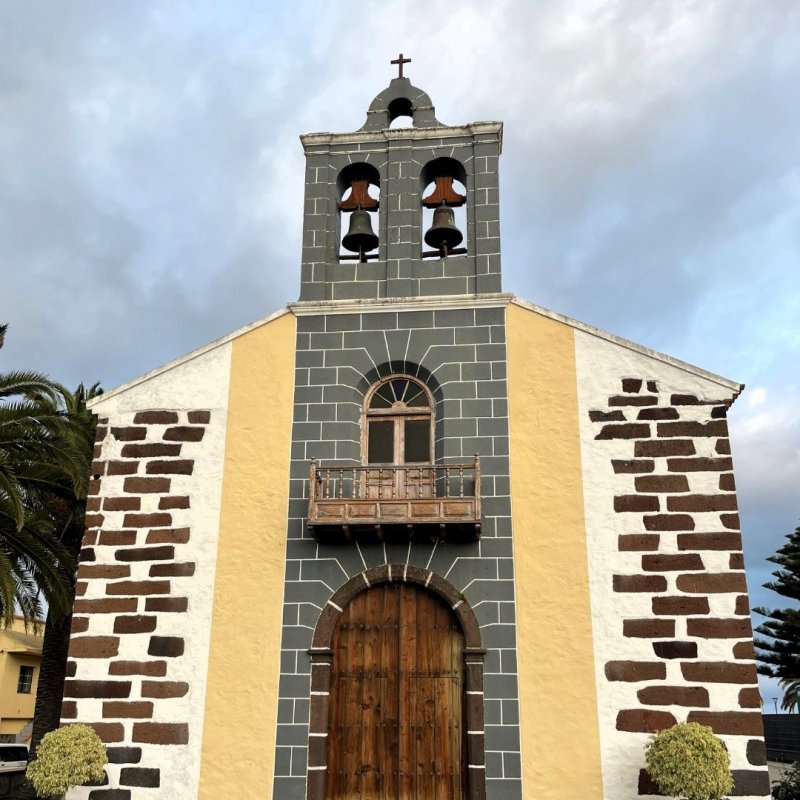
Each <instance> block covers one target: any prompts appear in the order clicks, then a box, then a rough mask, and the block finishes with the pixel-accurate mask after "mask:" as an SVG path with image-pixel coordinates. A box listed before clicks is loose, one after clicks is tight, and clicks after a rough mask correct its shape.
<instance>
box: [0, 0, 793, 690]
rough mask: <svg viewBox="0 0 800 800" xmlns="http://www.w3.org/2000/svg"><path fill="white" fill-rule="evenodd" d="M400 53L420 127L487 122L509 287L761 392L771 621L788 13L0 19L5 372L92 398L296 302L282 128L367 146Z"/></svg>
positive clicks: (565, 8)
mask: <svg viewBox="0 0 800 800" xmlns="http://www.w3.org/2000/svg"><path fill="white" fill-rule="evenodd" d="M399 49H402V50H403V51H404V52H406V53H407V54H410V55H411V57H412V58H413V59H414V60H413V63H412V64H411V65H410V68H409V69H408V73H409V74H410V75H411V77H412V79H413V80H414V81H415V82H416V83H417V84H418V85H420V86H422V87H423V88H425V89H426V90H427V91H428V92H429V93H430V94H431V95H432V97H433V99H434V102H435V103H436V104H437V113H438V116H439V118H440V119H442V120H443V121H445V122H448V123H458V122H462V121H468V120H473V119H503V120H504V121H505V123H506V132H505V152H504V158H503V162H502V175H501V179H502V186H503V190H502V204H503V205H502V215H503V219H502V230H503V247H504V272H505V286H506V288H507V289H509V290H511V291H514V292H516V293H518V294H520V295H522V296H524V297H527V298H529V299H531V300H533V301H535V302H538V303H541V304H542V305H545V306H548V307H551V308H555V309H557V310H559V311H562V312H564V313H567V314H569V315H571V316H574V317H576V318H578V319H582V320H585V321H587V322H590V323H593V324H596V325H599V326H601V327H604V328H606V329H608V330H611V331H613V332H614V333H617V334H620V335H623V336H627V337H629V338H631V339H634V340H636V341H640V342H642V343H643V344H647V345H649V346H652V347H655V348H657V349H660V350H664V351H666V352H669V353H671V354H673V355H676V356H678V357H680V358H684V359H686V360H688V361H691V362H693V363H696V364H698V365H700V366H703V367H706V368H708V369H712V370H715V371H718V372H720V373H722V374H725V375H727V376H730V377H733V378H736V379H738V380H741V381H744V382H746V383H747V384H748V386H749V387H750V388H751V389H752V390H755V389H758V390H763V399H762V402H760V403H759V404H752V403H751V402H750V401H748V399H747V398H748V394H747V393H746V394H745V395H744V397H743V398H742V399H741V400H740V401H739V402H738V403H737V404H736V405H735V406H734V409H733V410H732V412H731V429H732V435H733V443H734V456H735V459H736V466H737V474H738V480H739V497H740V504H741V509H742V520H743V524H744V530H745V543H746V556H747V564H748V577H749V581H750V586H751V590H752V591H753V594H754V598H755V603H756V604H758V603H763V604H767V605H769V604H775V603H778V602H780V601H779V600H778V598H776V597H769V595H768V594H767V593H766V592H764V591H763V590H761V589H760V588H759V586H760V584H761V583H762V582H763V580H764V579H765V578H766V576H767V574H768V572H769V569H768V565H767V564H766V562H764V560H763V559H764V557H765V556H766V555H768V554H769V553H771V552H773V551H774V550H775V548H776V547H777V546H779V545H780V542H781V538H782V536H783V535H784V534H785V533H788V532H789V531H790V530H791V529H792V528H793V527H794V525H795V523H796V520H797V519H798V516H800V507H798V503H797V486H798V482H799V481H800V466H798V461H800V457H799V456H798V453H800V420H799V419H798V414H797V411H796V409H798V408H800V380H798V378H797V375H796V373H797V367H798V363H800V359H798V356H800V334H799V333H798V325H797V319H798V313H800V270H798V269H797V264H798V261H800V259H799V258H798V256H800V236H799V235H798V230H800V225H799V224H798V223H800V190H799V189H798V187H800V169H799V168H798V158H797V152H798V140H799V139H800V125H799V124H798V120H797V115H796V112H795V109H794V105H795V103H793V98H794V96H795V95H796V88H797V83H798V78H799V77H800V55H799V54H800V7H798V5H797V4H796V3H794V2H791V1H790V0H774V1H773V2H771V3H769V4H764V3H761V2H755V1H753V2H747V1H746V0H743V1H742V2H739V3H736V4H732V3H729V2H724V1H723V0H718V1H717V2H713V1H710V0H706V2H677V0H676V2H666V1H665V2H661V3H648V4H643V3H637V2H609V1H607V0H603V1H601V0H566V1H565V2H544V3H536V4H533V3H522V2H519V1H518V0H517V1H516V2H512V0H503V1H500V0H498V2H494V3H491V4H486V3H478V2H476V1H474V2H463V3H460V4H459V5H458V12H457V13H454V11H453V4H452V3H449V2H443V0H433V2H426V3H408V2H407V0H406V1H404V2H399V0H389V1H388V2H384V3H381V4H366V3H362V4H356V5H353V4H347V5H345V4H338V3H329V4H325V5H324V6H320V5H319V4H314V3H297V4H278V3H273V4H271V5H264V4H250V3H244V2H236V1H234V2H229V3H226V4H225V5H224V6H220V5H219V4H217V3H211V2H193V3H180V2H175V3H168V4H164V3H154V2H131V0H120V2H115V3H113V4H108V3H103V2H99V0H91V1H87V2H83V3H79V4H74V3H66V2H48V3H44V2H41V0H38V1H37V0H33V1H32V2H28V3H25V4H24V6H20V5H16V6H14V7H13V8H12V6H11V5H6V6H3V7H0V119H1V120H2V123H0V269H2V276H3V279H2V293H1V294H0V318H2V320H7V321H9V322H10V323H11V330H10V332H9V336H8V338H7V344H6V347H5V348H4V349H3V351H2V354H1V357H2V368H3V369H8V368H11V367H27V368H38V369H41V370H43V371H46V372H48V373H50V374H51V375H53V376H54V377H56V378H58V379H60V380H62V381H64V382H66V383H68V384H75V383H77V382H78V381H79V380H84V381H94V380H102V381H103V383H104V384H105V385H106V386H107V387H110V386H113V385H115V384H117V383H119V382H122V381H125V380H128V379H130V378H132V377H134V376H135V375H137V374H140V373H141V372H144V371H146V370H148V369H151V368H153V367H155V366H157V365H158V364H160V363H163V362H164V361H167V360H169V359H171V358H174V357H176V356H178V355H180V354H181V353H183V352H186V351H188V350H190V349H192V348H194V347H197V346H199V345H201V344H204V343H205V342H207V341H210V340H211V339H214V338H216V337H217V336H220V335H223V334H224V333H226V332H228V331H229V330H232V329H234V328H236V327H238V326H240V325H243V324H246V323H247V322H250V321H252V320H254V319H256V318H258V317H260V316H263V315H265V314H267V313H269V312H270V311H271V310H273V309H275V308H276V307H277V306H279V305H281V304H283V303H284V302H286V301H287V300H290V299H292V298H293V297H295V296H296V293H297V289H298V283H299V254H300V224H301V214H302V177H303V176H302V152H301V148H300V146H299V143H298V141H297V138H296V137H297V135H298V134H299V133H303V132H309V131H315V130H353V129H355V128H357V127H359V126H360V125H361V124H362V122H363V119H364V113H365V111H366V108H367V106H368V104H369V101H370V100H371V98H372V97H373V96H374V95H375V94H376V93H377V92H378V91H379V90H380V89H382V88H383V87H384V86H385V84H386V83H387V81H388V79H389V77H390V76H391V74H392V68H390V66H389V64H388V60H389V59H390V58H392V57H394V56H395V55H396V53H397V51H398V50H399ZM759 396H761V394H759ZM769 691H772V690H771V689H770V690H769Z"/></svg>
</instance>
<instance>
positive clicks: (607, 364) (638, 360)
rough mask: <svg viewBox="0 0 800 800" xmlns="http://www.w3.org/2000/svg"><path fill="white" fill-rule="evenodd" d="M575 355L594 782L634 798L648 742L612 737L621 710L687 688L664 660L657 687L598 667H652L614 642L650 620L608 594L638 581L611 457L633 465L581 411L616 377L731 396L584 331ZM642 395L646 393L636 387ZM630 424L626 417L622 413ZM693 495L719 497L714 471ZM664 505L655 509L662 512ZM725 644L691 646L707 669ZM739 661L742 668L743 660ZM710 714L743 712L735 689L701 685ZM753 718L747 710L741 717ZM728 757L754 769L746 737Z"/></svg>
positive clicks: (670, 547) (702, 525)
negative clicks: (593, 691) (649, 693)
mask: <svg viewBox="0 0 800 800" xmlns="http://www.w3.org/2000/svg"><path fill="white" fill-rule="evenodd" d="M575 356H576V371H577V381H578V404H579V418H580V423H579V424H580V436H581V458H582V470H583V486H584V508H585V519H586V544H587V555H588V562H589V586H590V597H591V610H592V625H593V635H594V656H595V676H596V685H597V698H598V717H599V724H600V747H601V759H602V766H603V784H604V791H605V798H606V800H634V798H637V797H638V796H639V795H638V773H639V768H640V767H644V751H643V745H644V743H645V742H646V740H647V737H646V736H645V735H643V734H640V733H628V732H623V731H617V730H616V718H617V712H618V711H619V710H620V709H626V708H639V707H642V706H641V704H640V702H639V701H638V699H637V697H636V693H637V691H638V690H639V689H641V688H643V687H645V686H649V685H664V686H671V685H677V686H680V685H694V686H697V685H699V684H696V683H695V684H690V683H687V682H686V681H685V680H684V678H683V676H682V674H681V669H680V660H679V659H667V661H666V667H667V677H666V680H662V681H642V682H636V683H627V682H616V681H608V680H606V678H605V673H604V667H605V664H606V663H607V662H608V661H617V660H629V659H630V660H643V661H653V660H659V659H657V658H656V657H655V655H654V653H653V649H652V640H650V639H638V638H629V637H624V636H623V635H622V620H623V619H624V618H625V617H638V618H647V617H651V616H652V606H651V598H652V597H653V595H652V594H649V593H619V592H614V591H613V588H612V576H613V575H614V574H615V573H616V574H643V570H642V567H641V557H642V553H641V552H619V551H618V549H617V538H618V536H619V535H620V534H624V533H643V532H645V531H644V530H643V528H642V527H641V518H642V515H641V514H620V513H617V512H615V511H614V507H613V498H614V496H615V495H619V494H634V493H635V492H634V488H633V478H634V476H633V475H616V474H614V472H613V471H612V468H611V464H610V462H611V459H613V458H619V459H630V458H632V451H633V448H632V444H631V441H630V440H596V439H595V438H594V437H595V435H596V434H597V433H598V432H599V430H600V427H601V425H602V423H601V424H596V423H592V422H591V421H590V420H589V411H590V410H591V409H594V408H606V407H607V404H608V398H609V397H610V396H611V395H616V394H622V390H621V384H620V381H621V379H622V378H624V377H631V378H644V379H645V380H647V379H649V380H656V381H658V386H659V393H662V394H663V393H671V392H675V393H691V394H694V395H696V396H697V397H698V398H701V399H703V398H705V399H709V400H710V399H714V400H720V399H724V398H730V397H731V396H732V391H731V389H730V387H729V385H724V384H722V383H716V382H715V381H713V380H710V379H708V378H705V377H702V376H700V375H697V374H693V373H691V372H689V371H687V370H684V369H681V368H680V367H679V366H676V365H674V364H670V363H666V362H664V361H661V360H658V359H656V358H653V357H650V356H648V355H646V354H644V353H641V352H636V351H634V350H631V349H628V348H626V347H624V346H622V345H620V344H616V343H614V342H611V341H608V340H606V339H602V338H599V337H597V336H594V335H592V334H591V333H587V332H584V331H580V330H576V331H575ZM642 393H643V394H649V392H647V391H646V388H645V387H644V386H643V387H642ZM707 415H708V406H705V407H704V406H686V407H683V408H682V409H681V419H682V420H683V419H686V420H692V419H698V420H699V419H707ZM629 416H630V415H629ZM693 441H694V443H695V448H696V450H697V456H706V457H711V456H716V457H719V455H718V454H717V453H714V452H713V448H714V446H715V444H716V438H715V437H698V438H695V439H693ZM688 477H689V486H690V490H691V492H692V493H713V494H716V493H718V486H717V482H718V480H719V473H702V472H701V473H690V474H689V476H688ZM664 505H665V504H664V503H663V502H662V506H664ZM692 516H693V517H694V519H695V521H696V530H697V531H704V530H705V531H713V530H719V529H720V525H719V514H716V513H714V514H699V513H695V514H693V515H692ZM676 540H677V536H676V535H675V534H674V533H672V534H670V533H667V534H663V533H662V535H661V543H662V544H661V548H660V552H663V553H669V552H678V550H677V545H676ZM728 557H729V553H728V552H722V551H720V552H709V551H703V552H702V558H703V562H704V564H705V566H706V569H707V570H708V571H711V572H717V571H720V572H727V571H728ZM659 574H664V575H665V577H666V578H667V581H668V590H667V592H665V593H664V594H665V595H678V594H682V593H681V592H679V591H677V589H676V588H675V578H676V576H677V575H678V574H680V573H679V572H674V573H670V572H667V573H659ZM709 604H710V607H711V612H710V614H709V616H711V617H714V616H726V617H728V616H731V611H730V606H731V595H730V594H720V595H715V594H711V595H709ZM677 619H678V622H677V630H676V637H675V638H676V639H686V638H687V637H686V636H685V635H684V634H685V632H686V628H685V622H683V621H682V619H681V618H680V617H678V618H677ZM731 646H732V643H731V640H730V639H707V640H698V648H699V651H698V656H699V658H700V659H701V660H706V661H714V660H719V661H732V660H733V659H732V658H731ZM739 663H748V662H745V661H742V662H739ZM706 688H707V689H708V692H709V696H710V708H709V709H708V710H713V711H723V710H727V711H742V710H746V709H741V708H740V707H739V703H738V693H739V690H740V689H741V688H742V686H741V685H740V684H723V683H710V684H707V685H706ZM650 708H653V709H654V710H663V711H668V712H670V713H672V714H673V715H674V716H675V718H676V719H677V720H678V721H682V720H685V719H686V716H687V713H688V709H686V708H684V707H681V706H651V707H650ZM747 710H752V709H747ZM721 738H722V739H723V740H724V741H725V744H726V745H727V747H728V749H729V752H730V754H731V762H732V763H731V767H732V768H733V769H758V768H757V767H753V766H751V765H750V764H749V763H748V761H747V758H746V754H745V748H746V745H747V741H748V740H749V739H751V738H753V737H750V736H722V737H721Z"/></svg>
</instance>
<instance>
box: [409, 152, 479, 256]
mask: <svg viewBox="0 0 800 800" xmlns="http://www.w3.org/2000/svg"><path fill="white" fill-rule="evenodd" d="M420 198H421V199H420V207H421V215H420V233H421V241H422V243H423V244H422V258H423V259H438V258H443V257H447V256H448V255H462V254H464V253H467V252H468V247H469V245H468V242H467V172H466V170H465V169H464V165H463V164H461V163H460V162H459V161H456V160H455V159H454V158H448V157H442V158H436V159H434V160H433V161H429V162H428V163H427V164H425V166H424V167H423V168H422V171H421V172H420Z"/></svg>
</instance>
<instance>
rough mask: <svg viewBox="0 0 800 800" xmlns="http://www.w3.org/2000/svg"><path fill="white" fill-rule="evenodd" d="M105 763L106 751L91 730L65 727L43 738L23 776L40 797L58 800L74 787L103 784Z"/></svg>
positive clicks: (87, 727)
mask: <svg viewBox="0 0 800 800" xmlns="http://www.w3.org/2000/svg"><path fill="white" fill-rule="evenodd" d="M107 763H108V755H107V753H106V748H105V747H104V746H103V743H102V742H101V741H100V737H99V736H98V735H97V734H96V733H95V731H94V729H93V728H90V727H89V726H88V725H68V726H66V727H64V728H59V729H58V730H55V731H50V733H48V734H47V735H46V736H45V737H44V738H43V739H42V741H41V742H40V744H39V746H38V747H37V748H36V758H35V759H34V760H33V761H31V763H30V764H28V769H27V772H26V773H25V774H26V776H27V778H28V780H29V781H30V782H31V784H33V788H34V789H35V790H36V794H37V795H38V796H39V797H60V796H62V795H64V794H66V792H67V791H69V790H70V789H71V788H72V787H73V786H82V785H83V784H85V783H89V782H93V783H99V782H100V781H102V780H103V767H105V765H106V764H107Z"/></svg>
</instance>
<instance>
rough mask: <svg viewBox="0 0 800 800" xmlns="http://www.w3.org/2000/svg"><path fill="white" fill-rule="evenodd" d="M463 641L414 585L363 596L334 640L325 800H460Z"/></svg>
mask: <svg viewBox="0 0 800 800" xmlns="http://www.w3.org/2000/svg"><path fill="white" fill-rule="evenodd" d="M463 652H464V636H463V634H462V632H461V628H460V627H459V624H458V621H457V620H456V617H455V615H454V614H453V612H452V611H451V610H450V608H448V606H447V605H446V604H445V603H443V602H442V600H441V599H439V598H438V597H437V596H435V595H433V594H431V593H429V592H427V591H426V590H425V589H423V588H421V587H418V586H415V585H413V584H396V583H386V584H382V585H379V586H375V587H373V588H371V589H368V590H366V591H364V592H362V593H361V594H358V595H356V597H355V598H354V599H353V600H352V601H351V602H350V603H349V604H348V605H347V606H346V607H345V609H344V612H343V613H342V615H341V617H340V619H339V622H338V624H337V626H336V630H335V632H334V635H333V667H332V672H331V688H330V691H331V696H330V717H329V725H328V779H327V782H326V786H327V790H326V798H327V799H328V800H353V798H359V800H463V798H464V797H465V796H466V769H465V767H466V763H465V762H466V758H465V750H466V737H465V733H466V731H465V730H464V691H463V683H464V681H463V670H464V667H463V664H464V658H463Z"/></svg>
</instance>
